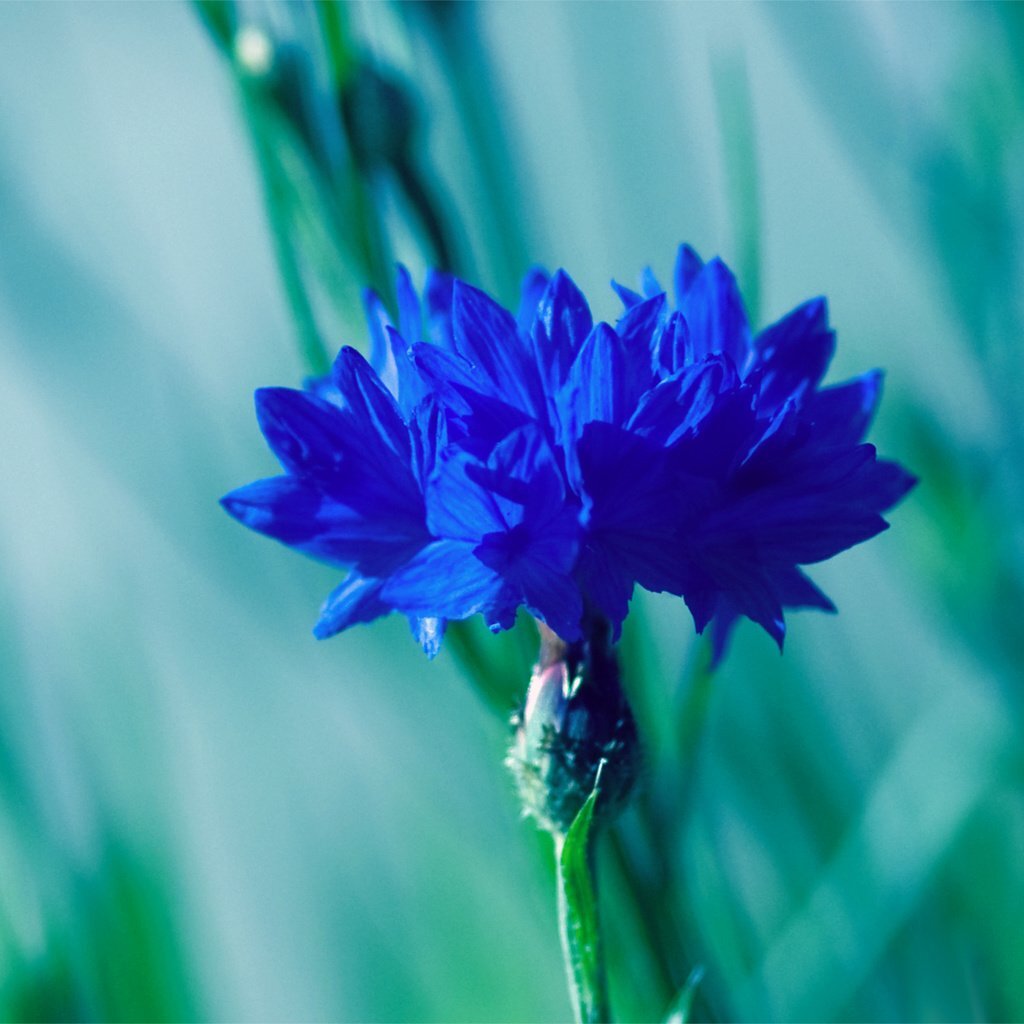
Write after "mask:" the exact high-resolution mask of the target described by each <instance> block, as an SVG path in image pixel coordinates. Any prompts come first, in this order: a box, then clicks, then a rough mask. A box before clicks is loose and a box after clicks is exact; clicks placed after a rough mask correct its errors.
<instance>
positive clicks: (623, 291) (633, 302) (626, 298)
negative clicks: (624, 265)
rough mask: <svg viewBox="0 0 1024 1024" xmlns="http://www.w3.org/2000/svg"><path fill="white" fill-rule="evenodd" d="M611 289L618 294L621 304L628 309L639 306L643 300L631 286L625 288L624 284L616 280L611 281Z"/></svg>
mask: <svg viewBox="0 0 1024 1024" xmlns="http://www.w3.org/2000/svg"><path fill="white" fill-rule="evenodd" d="M612 290H613V291H614V292H615V294H616V295H618V297H619V299H620V300H621V301H622V305H623V306H624V307H625V308H626V309H627V310H630V309H632V308H633V307H634V306H639V305H640V303H641V302H643V301H644V297H643V296H642V295H641V294H640V293H639V292H635V291H633V289H632V288H627V287H626V286H625V285H624V284H619V282H618V281H612Z"/></svg>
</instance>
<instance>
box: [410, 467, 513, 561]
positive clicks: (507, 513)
mask: <svg viewBox="0 0 1024 1024" xmlns="http://www.w3.org/2000/svg"><path fill="white" fill-rule="evenodd" d="M478 465H479V463H478V462H477V461H476V460H475V459H473V458H472V457H471V456H469V455H467V454H466V453H465V452H461V451H458V450H457V449H456V450H453V449H448V450H447V451H445V452H443V453H442V454H441V455H440V456H439V458H438V460H437V465H436V468H435V470H434V473H433V475H432V476H431V478H430V480H429V481H428V482H427V490H426V502H427V526H428V527H429V529H430V532H431V533H432V534H433V535H434V536H435V537H447V538H449V539H454V540H461V541H465V542H466V543H467V544H477V543H479V541H480V538H481V537H483V536H484V535H485V534H489V533H493V532H495V531H503V530H505V529H507V528H508V527H509V526H512V525H515V524H516V523H517V522H519V521H520V520H521V519H522V508H521V506H518V505H516V504H515V503H514V502H509V501H508V500H507V499H499V498H498V496H496V495H495V494H494V493H493V492H491V491H490V490H488V489H487V488H486V487H484V486H482V485H481V484H480V483H479V482H477V481H476V480H474V479H472V478H471V477H470V476H469V474H468V473H467V469H468V468H469V467H470V466H478ZM510 519H511V520H512V521H511V522H509V520H510Z"/></svg>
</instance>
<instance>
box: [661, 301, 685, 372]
mask: <svg viewBox="0 0 1024 1024" xmlns="http://www.w3.org/2000/svg"><path fill="white" fill-rule="evenodd" d="M654 362H655V365H656V366H657V367H658V369H659V371H660V372H661V373H662V374H664V375H666V376H668V375H671V374H674V373H677V372H678V371H679V370H681V369H682V368H683V367H685V366H686V365H687V364H689V363H692V362H693V345H692V344H691V342H690V328H689V327H688V326H687V324H686V319H685V317H684V316H683V314H682V313H680V312H679V311H678V310H674V311H673V312H672V314H671V315H670V316H669V318H668V322H667V323H666V324H665V326H664V327H663V328H662V330H661V332H660V334H659V335H658V338H657V342H656V352H655V359H654Z"/></svg>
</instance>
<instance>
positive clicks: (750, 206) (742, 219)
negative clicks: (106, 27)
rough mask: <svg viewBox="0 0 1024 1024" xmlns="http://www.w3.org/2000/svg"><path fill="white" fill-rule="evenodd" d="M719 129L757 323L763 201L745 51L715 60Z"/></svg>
mask: <svg viewBox="0 0 1024 1024" xmlns="http://www.w3.org/2000/svg"><path fill="white" fill-rule="evenodd" d="M712 84H713V87H714V94H715V104H716V107H717V110H718V130H719V138H720V141H721V146H722V162H723V164H724V165H725V181H726V190H727V193H728V201H729V209H730V210H731V211H732V231H733V244H734V245H735V246H736V269H737V272H738V273H737V276H738V277H739V279H740V283H741V285H742V291H743V295H744V296H745V298H746V304H747V316H748V317H749V318H750V322H751V324H752V325H755V326H756V325H757V324H759V323H760V315H761V202H760V189H759V188H758V172H757V147H756V139H755V135H754V110H753V99H752V97H751V94H750V79H749V77H748V75H747V63H746V59H745V57H744V54H743V51H742V50H740V49H734V50H730V51H729V52H728V53H724V54H718V55H717V56H716V59H715V60H714V62H713V64H712Z"/></svg>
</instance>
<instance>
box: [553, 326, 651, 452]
mask: <svg viewBox="0 0 1024 1024" xmlns="http://www.w3.org/2000/svg"><path fill="white" fill-rule="evenodd" d="M628 370H629V366H628V362H627V358H626V353H625V351H624V346H623V344H622V340H621V338H619V336H618V334H616V332H615V331H613V330H612V329H611V328H610V327H609V326H608V325H607V324H598V325H597V326H596V327H595V328H594V329H593V331H591V332H590V335H589V336H588V337H587V340H586V341H585V342H584V343H583V346H582V348H581V349H580V351H579V355H578V356H577V357H576V360H575V361H574V362H573V364H572V369H571V370H570V371H569V379H568V381H567V385H568V387H567V392H566V397H565V400H564V401H565V404H567V405H568V406H569V409H570V412H569V422H570V423H572V424H573V427H574V433H577V432H578V431H579V430H581V429H582V428H583V426H584V425H585V424H587V423H593V422H594V421H595V420H600V421H602V422H605V423H621V422H623V421H624V420H625V419H626V417H627V416H628V415H630V414H631V413H632V411H633V408H634V407H635V405H636V397H637V396H633V401H632V402H630V400H629V399H630V396H629V394H628V393H627V388H628V385H629V376H628Z"/></svg>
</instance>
